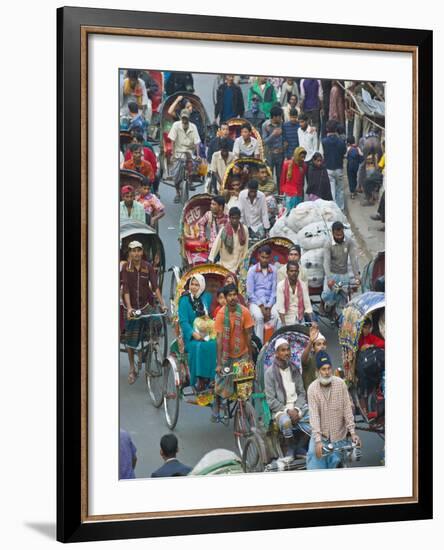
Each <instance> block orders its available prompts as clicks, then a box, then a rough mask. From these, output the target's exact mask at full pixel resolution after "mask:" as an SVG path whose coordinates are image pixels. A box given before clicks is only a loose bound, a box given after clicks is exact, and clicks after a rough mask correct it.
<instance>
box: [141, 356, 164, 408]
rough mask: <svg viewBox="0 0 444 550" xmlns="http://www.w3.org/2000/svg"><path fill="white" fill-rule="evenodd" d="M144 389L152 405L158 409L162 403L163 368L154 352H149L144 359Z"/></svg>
mask: <svg viewBox="0 0 444 550" xmlns="http://www.w3.org/2000/svg"><path fill="white" fill-rule="evenodd" d="M145 377H146V389H147V392H148V395H149V397H150V399H151V402H152V404H153V405H154V406H155V407H156V408H159V407H160V406H161V405H162V403H163V384H164V380H163V368H162V363H161V362H160V360H159V355H158V353H157V351H156V350H150V351H149V352H148V353H147V355H146V359H145Z"/></svg>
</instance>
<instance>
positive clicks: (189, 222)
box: [179, 193, 212, 269]
mask: <svg viewBox="0 0 444 550" xmlns="http://www.w3.org/2000/svg"><path fill="white" fill-rule="evenodd" d="M211 200H212V196H211V195H209V194H207V193H202V194H198V195H194V196H193V197H191V198H190V199H189V200H188V201H187V202H186V203H185V205H184V208H183V210H182V214H181V216H180V225H179V246H180V255H181V256H182V264H183V268H184V269H186V268H187V267H189V266H193V265H198V264H204V263H206V262H207V260H208V255H209V253H210V249H209V243H208V241H207V240H205V241H201V240H199V228H198V225H197V222H198V221H199V220H200V219H201V218H202V216H204V214H205V213H206V212H208V211H209V210H210V205H211Z"/></svg>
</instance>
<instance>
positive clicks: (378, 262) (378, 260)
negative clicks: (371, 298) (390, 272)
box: [361, 251, 385, 292]
mask: <svg viewBox="0 0 444 550" xmlns="http://www.w3.org/2000/svg"><path fill="white" fill-rule="evenodd" d="M384 276H385V252H384V251H382V252H378V254H376V256H375V257H374V258H373V260H372V261H371V262H369V263H368V264H367V265H366V266H364V269H363V270H362V275H361V288H362V292H367V291H369V290H375V291H378V290H379V288H378V282H381V280H382V278H383V277H384Z"/></svg>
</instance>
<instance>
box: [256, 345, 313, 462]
mask: <svg viewBox="0 0 444 550" xmlns="http://www.w3.org/2000/svg"><path fill="white" fill-rule="evenodd" d="M274 352H275V355H274V360H273V365H272V366H271V367H270V368H268V369H266V371H265V398H266V400H267V404H268V406H269V408H270V411H271V414H272V418H273V419H274V421H275V422H276V424H277V426H278V428H279V431H280V432H281V434H282V435H283V437H284V440H285V445H286V447H287V450H286V456H287V457H289V458H294V456H295V455H296V454H297V455H300V456H305V455H306V450H305V448H304V447H302V444H303V443H305V441H306V438H303V443H302V444H301V443H299V441H300V440H298V438H297V432H298V429H297V425H298V422H299V421H300V420H301V418H302V416H303V410H304V409H305V408H306V406H307V397H306V393H305V389H304V383H303V380H302V376H301V373H300V370H299V368H298V366H297V365H295V364H294V363H293V361H291V348H290V344H289V343H288V340H286V339H285V338H283V337H280V338H277V339H276V342H275V344H274ZM304 440H305V441H304ZM298 447H299V448H298Z"/></svg>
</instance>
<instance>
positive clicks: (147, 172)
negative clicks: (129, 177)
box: [123, 159, 154, 182]
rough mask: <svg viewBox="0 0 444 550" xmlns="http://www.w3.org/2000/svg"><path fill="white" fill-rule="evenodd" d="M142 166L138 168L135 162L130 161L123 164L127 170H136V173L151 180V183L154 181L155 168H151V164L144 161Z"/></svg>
mask: <svg viewBox="0 0 444 550" xmlns="http://www.w3.org/2000/svg"><path fill="white" fill-rule="evenodd" d="M140 162H141V164H140V166H137V167H136V165H135V164H134V160H133V159H130V160H127V161H126V162H124V163H123V167H124V168H126V169H127V170H134V171H135V172H139V174H142V176H145V177H146V178H148V179H149V180H150V182H153V181H154V172H153V168H152V167H151V164H150V163H149V162H148V161H146V160H144V159H142V160H141V161H140Z"/></svg>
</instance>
